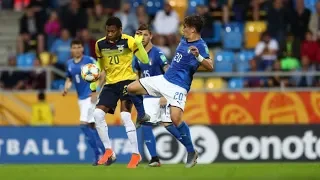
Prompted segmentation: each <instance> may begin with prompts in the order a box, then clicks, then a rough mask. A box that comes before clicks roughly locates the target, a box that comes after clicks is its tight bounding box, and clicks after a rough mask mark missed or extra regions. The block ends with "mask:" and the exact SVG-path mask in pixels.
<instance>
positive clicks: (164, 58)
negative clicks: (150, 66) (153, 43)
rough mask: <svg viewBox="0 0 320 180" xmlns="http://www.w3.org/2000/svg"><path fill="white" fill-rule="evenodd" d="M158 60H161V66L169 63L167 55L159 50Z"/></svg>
mask: <svg viewBox="0 0 320 180" xmlns="http://www.w3.org/2000/svg"><path fill="white" fill-rule="evenodd" d="M158 61H159V63H160V66H161V67H162V68H163V67H164V66H166V65H168V60H167V58H166V56H165V55H164V54H163V53H162V52H161V51H159V56H158Z"/></svg>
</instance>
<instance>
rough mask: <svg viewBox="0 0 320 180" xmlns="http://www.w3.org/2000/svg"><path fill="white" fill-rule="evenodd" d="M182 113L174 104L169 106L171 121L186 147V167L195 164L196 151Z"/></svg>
mask: <svg viewBox="0 0 320 180" xmlns="http://www.w3.org/2000/svg"><path fill="white" fill-rule="evenodd" d="M182 115H183V112H182V109H181V108H179V107H175V106H171V107H170V116H171V119H172V122H173V123H174V124H175V125H176V126H177V129H178V131H179V132H180V135H181V137H182V141H181V142H182V144H183V145H184V146H185V147H186V149H187V152H188V156H187V163H186V167H187V168H191V167H193V166H195V165H196V164H197V159H198V153H197V151H195V149H194V147H193V144H192V139H191V134H190V129H189V126H188V125H187V124H186V123H185V122H184V121H182Z"/></svg>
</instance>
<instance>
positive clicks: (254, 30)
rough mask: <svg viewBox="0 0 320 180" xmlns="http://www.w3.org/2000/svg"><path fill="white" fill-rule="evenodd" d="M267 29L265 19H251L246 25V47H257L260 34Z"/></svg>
mask: <svg viewBox="0 0 320 180" xmlns="http://www.w3.org/2000/svg"><path fill="white" fill-rule="evenodd" d="M266 30H267V24H266V23H265V22H264V21H249V22H247V23H246V25H245V47H246V48H248V49H251V48H255V46H256V45H257V44H258V42H259V41H260V35H261V33H263V32H264V31H266Z"/></svg>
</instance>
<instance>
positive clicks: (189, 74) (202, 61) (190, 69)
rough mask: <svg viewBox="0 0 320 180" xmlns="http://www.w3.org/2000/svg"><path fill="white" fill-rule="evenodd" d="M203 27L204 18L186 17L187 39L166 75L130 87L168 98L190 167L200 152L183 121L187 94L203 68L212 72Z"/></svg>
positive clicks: (179, 46) (150, 78)
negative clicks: (195, 77) (184, 145)
mask: <svg viewBox="0 0 320 180" xmlns="http://www.w3.org/2000/svg"><path fill="white" fill-rule="evenodd" d="M203 25H204V20H203V18H202V17H201V16H198V15H192V16H188V17H186V18H185V19H184V22H183V35H184V37H183V38H181V41H180V43H179V45H178V47H177V49H176V53H175V56H174V58H173V60H172V63H171V64H170V66H169V69H168V70H167V71H166V72H165V74H164V75H158V76H152V77H145V78H142V79H139V80H137V81H135V82H133V83H131V84H130V85H129V86H128V88H127V90H128V92H129V93H130V94H140V95H141V94H142V95H146V94H149V95H152V96H163V97H165V98H166V99H167V101H168V104H169V106H170V116H171V120H172V122H173V123H174V124H175V126H176V127H177V128H178V130H179V132H180V135H181V137H182V141H183V144H187V152H188V156H187V163H186V167H187V168H190V167H193V166H194V165H195V164H196V163H197V158H198V153H197V151H196V150H195V149H194V147H193V144H192V141H191V135H190V130H189V127H188V125H187V124H186V123H185V122H183V121H182V115H183V110H184V106H185V103H186V99H187V93H188V92H189V90H190V86H191V82H192V79H193V74H194V73H195V72H196V71H197V69H198V67H199V66H200V65H202V66H203V67H204V68H205V69H207V70H208V71H213V63H212V60H211V59H210V57H209V49H208V47H207V44H206V43H205V41H204V40H202V38H201V35H200V32H201V30H202V28H203Z"/></svg>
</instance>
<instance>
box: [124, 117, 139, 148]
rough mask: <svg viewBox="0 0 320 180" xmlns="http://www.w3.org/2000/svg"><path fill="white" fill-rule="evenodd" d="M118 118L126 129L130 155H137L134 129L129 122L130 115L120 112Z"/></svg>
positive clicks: (130, 121)
mask: <svg viewBox="0 0 320 180" xmlns="http://www.w3.org/2000/svg"><path fill="white" fill-rule="evenodd" d="M120 117H121V120H122V123H123V125H124V127H125V128H126V132H127V136H128V139H129V141H130V143H131V146H132V153H135V154H139V148H138V140H137V132H136V127H135V126H134V124H133V122H132V120H131V114H130V113H128V112H121V113H120Z"/></svg>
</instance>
